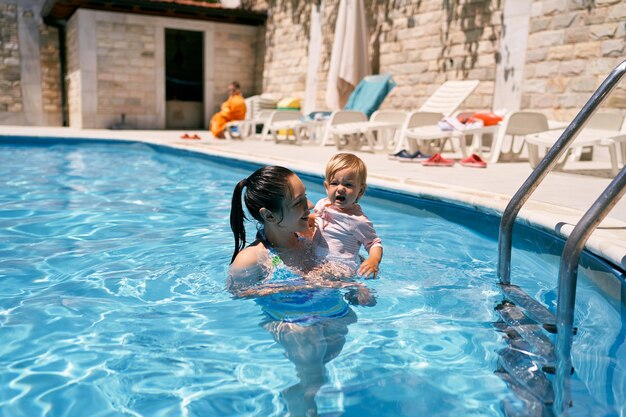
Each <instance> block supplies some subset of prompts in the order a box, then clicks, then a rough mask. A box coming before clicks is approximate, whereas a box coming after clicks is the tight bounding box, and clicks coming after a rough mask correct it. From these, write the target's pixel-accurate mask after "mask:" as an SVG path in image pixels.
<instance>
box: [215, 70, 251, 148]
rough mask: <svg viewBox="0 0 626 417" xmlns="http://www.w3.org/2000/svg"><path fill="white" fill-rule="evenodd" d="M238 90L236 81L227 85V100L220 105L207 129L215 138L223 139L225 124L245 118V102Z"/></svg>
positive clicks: (238, 86)
mask: <svg viewBox="0 0 626 417" xmlns="http://www.w3.org/2000/svg"><path fill="white" fill-rule="evenodd" d="M240 88H241V87H240V85H239V83H238V82H237V81H233V82H231V83H230V84H228V100H226V101H225V102H224V103H222V108H221V110H220V111H219V113H215V114H214V115H213V117H211V124H210V125H209V129H210V130H211V133H212V134H213V136H214V137H215V138H220V139H223V138H224V129H225V128H226V123H228V122H231V121H233V120H243V119H245V118H246V102H245V101H244V99H243V96H242V95H241V90H240Z"/></svg>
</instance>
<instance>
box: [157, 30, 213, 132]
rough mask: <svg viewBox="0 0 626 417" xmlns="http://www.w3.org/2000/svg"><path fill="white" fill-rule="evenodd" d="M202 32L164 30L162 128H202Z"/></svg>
mask: <svg viewBox="0 0 626 417" xmlns="http://www.w3.org/2000/svg"><path fill="white" fill-rule="evenodd" d="M203 51H204V42H203V33H202V32H196V31H190V30H178V29H165V127H166V128H167V129H203V128H204V102H203V98H204V56H203Z"/></svg>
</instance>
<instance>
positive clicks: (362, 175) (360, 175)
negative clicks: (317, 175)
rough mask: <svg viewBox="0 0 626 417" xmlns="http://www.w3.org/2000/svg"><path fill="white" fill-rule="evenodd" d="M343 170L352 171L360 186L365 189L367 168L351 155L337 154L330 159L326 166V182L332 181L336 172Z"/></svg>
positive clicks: (359, 159) (356, 157)
mask: <svg viewBox="0 0 626 417" xmlns="http://www.w3.org/2000/svg"><path fill="white" fill-rule="evenodd" d="M344 169H351V170H353V171H354V172H355V173H356V176H357V179H358V180H359V182H360V183H361V186H362V187H365V185H366V181H367V167H366V166H365V163H364V162H363V161H362V160H361V158H359V157H358V156H356V155H353V154H351V153H338V154H337V155H335V156H333V157H332V158H330V161H328V165H326V181H330V180H332V178H333V177H334V176H335V174H336V173H337V172H339V171H341V170H344Z"/></svg>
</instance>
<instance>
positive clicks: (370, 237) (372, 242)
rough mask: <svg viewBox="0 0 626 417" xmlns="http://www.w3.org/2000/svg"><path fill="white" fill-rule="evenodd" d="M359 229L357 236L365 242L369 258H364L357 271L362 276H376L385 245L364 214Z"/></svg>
mask: <svg viewBox="0 0 626 417" xmlns="http://www.w3.org/2000/svg"><path fill="white" fill-rule="evenodd" d="M356 230H357V234H358V236H357V238H358V239H359V241H360V242H363V245H364V246H365V249H367V251H368V252H369V255H370V256H369V258H367V259H366V260H364V261H363V262H362V263H361V266H360V267H359V270H358V271H357V272H358V274H359V275H360V276H363V277H365V278H376V276H377V275H378V266H379V265H380V261H381V260H382V258H383V246H382V243H381V240H380V238H379V237H378V235H377V234H376V230H374V225H373V224H372V222H371V221H369V219H368V218H367V217H366V216H365V215H363V216H361V218H360V219H359V223H358V226H357V228H356Z"/></svg>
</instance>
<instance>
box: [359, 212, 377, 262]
mask: <svg viewBox="0 0 626 417" xmlns="http://www.w3.org/2000/svg"><path fill="white" fill-rule="evenodd" d="M355 226H356V227H355V231H354V234H355V236H356V238H357V239H358V240H359V241H360V242H362V243H363V246H365V249H366V250H367V253H369V252H370V249H372V248H373V247H375V246H379V247H381V248H382V247H383V244H382V241H381V240H380V238H379V237H378V235H377V234H376V230H374V225H373V224H372V222H371V221H370V220H369V219H368V218H367V217H366V216H365V215H362V216H359V218H358V221H357V223H356V225H355Z"/></svg>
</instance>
